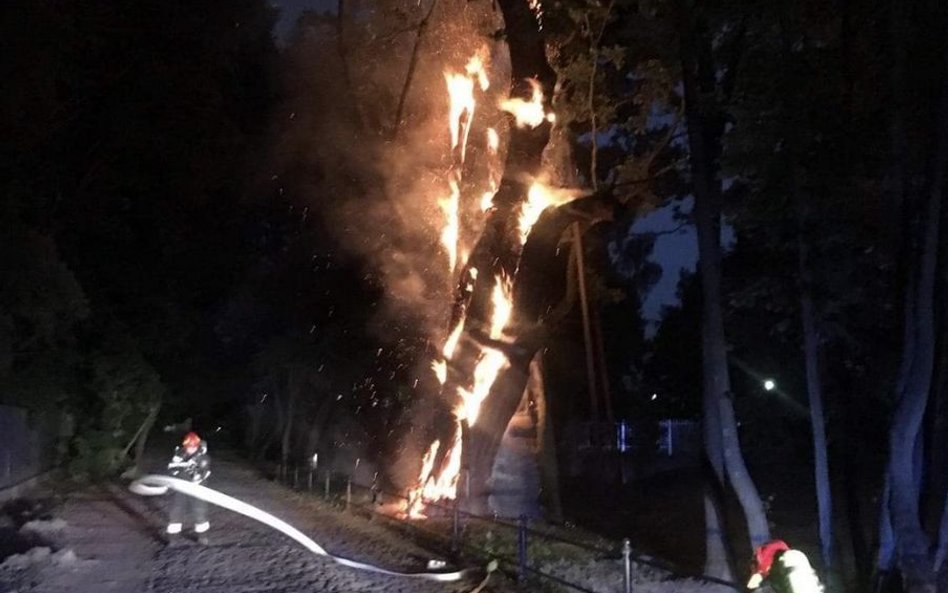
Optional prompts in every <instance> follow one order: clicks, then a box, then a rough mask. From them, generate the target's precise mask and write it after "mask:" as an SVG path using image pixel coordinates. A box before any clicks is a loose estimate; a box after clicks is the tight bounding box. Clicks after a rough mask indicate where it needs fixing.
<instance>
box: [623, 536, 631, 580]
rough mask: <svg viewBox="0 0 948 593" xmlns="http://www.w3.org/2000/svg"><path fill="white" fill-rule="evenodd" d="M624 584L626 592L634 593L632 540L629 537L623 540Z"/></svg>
mask: <svg viewBox="0 0 948 593" xmlns="http://www.w3.org/2000/svg"><path fill="white" fill-rule="evenodd" d="M622 564H623V568H624V571H623V573H622V585H623V589H622V590H623V591H624V592H625V593H632V542H630V541H629V538H625V539H624V540H622Z"/></svg>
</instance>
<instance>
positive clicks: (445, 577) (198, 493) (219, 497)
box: [128, 474, 469, 582]
mask: <svg viewBox="0 0 948 593" xmlns="http://www.w3.org/2000/svg"><path fill="white" fill-rule="evenodd" d="M128 489H129V490H131V491H132V492H134V493H135V494H139V495H141V496H161V495H162V494H165V493H166V492H168V490H169V489H170V490H174V491H176V492H180V493H181V494H185V495H187V496H192V497H194V498H198V499H200V500H203V501H206V502H209V503H211V504H213V505H216V506H219V507H222V508H225V509H227V510H229V511H233V512H235V513H238V514H241V515H244V516H245V517H249V518H251V519H254V520H256V521H259V522H261V523H263V524H265V525H268V526H269V527H272V528H273V529H276V530H277V531H279V532H281V533H283V534H284V535H286V536H287V537H289V538H291V539H293V540H295V541H296V542H297V543H299V544H300V545H302V546H303V547H304V548H306V549H307V550H309V551H310V552H312V553H313V554H316V555H318V556H326V557H328V558H329V559H331V560H333V561H334V562H337V563H338V564H341V565H343V566H348V567H349V568H355V569H358V570H365V571H368V572H374V573H378V574H384V575H389V576H395V577H411V578H419V579H427V580H432V581H441V582H449V581H457V580H460V579H462V578H464V577H465V576H466V575H467V573H468V572H469V571H468V570H458V571H454V572H398V571H394V570H388V569H385V568H381V567H378V566H375V565H372V564H368V563H364V562H357V561H355V560H350V559H348V558H343V557H342V556H335V555H333V554H330V553H329V552H327V551H326V550H325V548H323V547H322V546H320V545H319V544H317V543H316V542H314V541H313V540H311V539H310V538H308V537H307V536H306V535H304V534H303V533H302V532H300V531H299V530H298V529H296V528H295V527H293V526H292V525H290V524H289V523H287V522H285V521H283V520H281V519H278V518H277V517H274V516H273V515H271V514H270V513H268V512H266V511H263V510H261V509H258V508H257V507H255V506H253V505H250V504H247V503H246V502H243V501H242V500H238V499H236V498H234V497H232V496H228V495H226V494H224V493H223V492H218V491H217V490H213V489H211V488H208V487H206V486H202V485H200V484H195V483H193V482H189V481H187V480H181V479H179V478H172V477H171V476H162V475H154V474H152V475H147V476H143V477H141V478H138V479H137V480H135V481H134V482H132V483H131V485H130V486H129V487H128Z"/></svg>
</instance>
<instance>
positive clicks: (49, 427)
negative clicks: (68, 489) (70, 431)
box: [0, 405, 56, 490]
mask: <svg viewBox="0 0 948 593" xmlns="http://www.w3.org/2000/svg"><path fill="white" fill-rule="evenodd" d="M55 440H56V439H55V429H54V427H53V423H52V422H49V421H44V420H40V419H37V418H31V417H30V414H29V413H28V412H27V411H26V410H24V409H22V408H16V407H13V406H4V405H0V490H5V489H9V488H11V487H13V486H18V485H21V484H23V483H25V482H28V481H29V480H30V479H31V478H34V477H36V476H39V475H40V474H42V473H44V472H46V471H47V470H49V469H50V468H51V467H52V465H53V460H54V456H55V451H54V449H55Z"/></svg>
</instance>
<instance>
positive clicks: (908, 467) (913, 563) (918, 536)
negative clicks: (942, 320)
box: [888, 85, 948, 591]
mask: <svg viewBox="0 0 948 593" xmlns="http://www.w3.org/2000/svg"><path fill="white" fill-rule="evenodd" d="M943 95H944V96H943V97H942V103H943V105H942V107H941V112H942V113H941V114H940V117H939V134H938V136H939V139H938V148H937V150H936V156H935V161H934V162H935V164H934V171H933V175H932V179H931V191H930V193H929V196H928V203H927V207H926V211H925V213H924V215H923V218H922V220H923V222H924V225H923V235H922V237H923V242H922V246H921V251H920V253H919V258H918V283H917V285H916V291H917V292H916V294H915V295H913V296H912V302H913V305H914V307H913V309H914V311H913V314H912V316H911V318H910V319H907V320H906V322H907V323H911V324H913V325H914V326H915V329H914V334H915V348H914V356H913V357H912V361H911V366H910V371H909V374H908V377H907V380H906V381H905V385H904V389H903V392H902V393H901V394H899V403H898V406H897V407H896V410H895V414H894V417H893V419H892V428H891V431H890V435H889V448H890V452H889V468H888V469H889V479H890V485H891V499H890V506H889V508H890V511H891V515H892V525H893V528H894V530H895V537H896V546H897V549H898V555H899V569H900V571H901V572H902V577H903V580H904V582H905V584H906V590H907V591H928V590H931V589H932V588H933V586H934V574H933V571H932V563H931V557H930V555H929V545H930V544H929V540H928V537H927V535H926V534H925V531H924V529H923V528H922V524H921V520H920V511H919V496H920V491H919V484H918V481H917V479H916V472H917V471H918V470H919V469H920V468H919V467H918V459H917V458H916V455H915V451H916V446H917V441H918V439H919V435H920V431H921V427H922V420H923V417H924V415H925V408H926V406H927V404H928V399H929V394H930V392H931V387H932V375H933V369H934V361H935V330H934V328H935V312H934V292H935V273H936V260H937V252H938V231H939V228H938V227H939V219H940V216H941V212H940V209H941V199H942V190H943V184H944V176H945V175H944V169H945V162H944V161H945V160H946V159H948V133H946V131H945V127H946V119H948V85H946V88H945V90H944V91H943Z"/></svg>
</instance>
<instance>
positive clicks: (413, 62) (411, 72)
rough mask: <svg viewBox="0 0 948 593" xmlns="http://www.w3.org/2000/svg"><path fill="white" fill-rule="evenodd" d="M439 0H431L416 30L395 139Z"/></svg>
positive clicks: (399, 102)
mask: <svg viewBox="0 0 948 593" xmlns="http://www.w3.org/2000/svg"><path fill="white" fill-rule="evenodd" d="M437 5H438V0H431V6H430V7H429V8H428V12H427V13H426V14H425V18H423V19H421V22H420V23H418V29H416V31H415V46H414V47H413V48H412V50H411V59H410V60H409V61H408V73H407V74H405V84H404V85H403V86H402V94H401V96H400V97H399V98H398V109H397V110H396V111H395V125H394V126H392V134H391V137H392V139H393V140H394V139H395V138H397V137H398V130H399V128H400V127H401V125H402V117H403V114H404V112H405V100H406V99H407V98H408V89H409V88H411V81H412V79H413V78H414V77H415V67H416V66H417V65H418V51H419V49H421V39H422V37H424V34H425V30H426V29H427V28H428V22H429V21H430V20H431V15H432V14H434V9H435V6H437Z"/></svg>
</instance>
